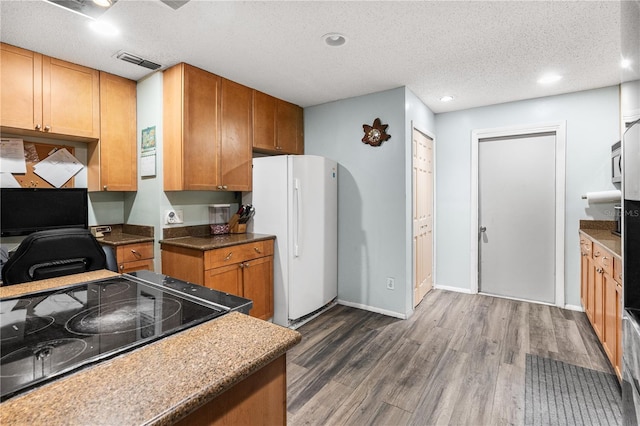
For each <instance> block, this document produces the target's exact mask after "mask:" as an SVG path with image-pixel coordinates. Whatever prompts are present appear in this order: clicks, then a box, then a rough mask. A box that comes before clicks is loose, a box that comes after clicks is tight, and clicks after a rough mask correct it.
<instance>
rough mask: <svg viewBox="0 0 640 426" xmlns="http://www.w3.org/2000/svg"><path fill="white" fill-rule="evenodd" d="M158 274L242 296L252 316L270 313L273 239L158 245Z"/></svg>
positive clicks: (265, 317)
mask: <svg viewBox="0 0 640 426" xmlns="http://www.w3.org/2000/svg"><path fill="white" fill-rule="evenodd" d="M162 273H163V274H166V275H170V276H172V277H175V278H178V279H181V280H186V281H190V282H192V283H195V284H200V285H204V286H206V287H209V288H213V289H215V290H219V291H224V292H226V293H230V294H235V295H237V296H242V297H246V298H247V299H250V300H252V301H253V308H252V309H251V311H250V315H251V316H253V317H256V318H261V319H269V318H271V317H272V316H273V240H261V241H254V242H249V243H241V244H237V245H232V246H227V247H221V248H214V249H211V250H205V251H202V250H197V249H190V248H185V247H178V246H173V245H169V244H162Z"/></svg>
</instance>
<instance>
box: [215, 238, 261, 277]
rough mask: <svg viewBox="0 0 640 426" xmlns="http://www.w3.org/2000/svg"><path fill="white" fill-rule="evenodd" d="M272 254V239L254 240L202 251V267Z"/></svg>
mask: <svg viewBox="0 0 640 426" xmlns="http://www.w3.org/2000/svg"><path fill="white" fill-rule="evenodd" d="M272 254H273V241H272V240H267V241H256V242H253V243H247V244H239V245H236V246H230V247H223V248H219V249H214V250H209V251H206V252H205V253H204V269H205V270H207V269H212V268H218V267H220V266H224V265H232V264H234V263H239V262H245V261H247V260H251V259H257V258H259V257H264V256H269V255H272Z"/></svg>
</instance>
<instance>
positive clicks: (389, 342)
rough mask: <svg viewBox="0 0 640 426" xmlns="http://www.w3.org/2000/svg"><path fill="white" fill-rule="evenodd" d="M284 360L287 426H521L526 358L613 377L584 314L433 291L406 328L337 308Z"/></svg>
mask: <svg viewBox="0 0 640 426" xmlns="http://www.w3.org/2000/svg"><path fill="white" fill-rule="evenodd" d="M298 331H299V332H300V333H302V336H303V338H302V342H301V343H300V344H299V345H297V346H296V347H294V348H293V349H292V350H291V351H289V352H288V354H287V396H288V424H289V425H293V426H295V425H447V424H449V425H522V424H523V423H524V380H525V356H526V353H531V354H535V355H540V356H544V357H547V358H553V359H556V360H560V361H564V362H569V363H572V364H575V365H579V366H583V367H587V368H591V369H594V370H600V371H606V372H609V373H611V374H613V370H612V369H611V367H610V365H609V363H608V361H607V359H606V357H605V355H604V352H603V351H602V349H601V347H600V344H599V343H598V340H597V337H596V336H595V334H594V332H593V330H592V328H591V326H590V324H589V322H588V319H587V317H586V316H585V314H584V313H581V312H574V311H568V310H564V309H559V308H556V307H552V306H546V305H538V304H532V303H526V302H519V301H513V300H507V299H500V298H494V297H489V296H482V295H469V294H462V293H454V292H448V291H443V290H432V291H431V292H429V293H428V294H427V296H426V297H425V299H424V300H423V301H422V303H421V304H420V305H419V306H418V307H417V309H416V312H415V313H414V315H413V316H412V317H411V318H410V319H408V320H399V319H395V318H390V317H387V316H384V315H380V314H376V313H372V312H367V311H363V310H360V309H355V308H349V307H345V306H340V305H338V306H335V307H334V308H332V309H331V310H329V311H327V312H326V313H324V314H323V315H321V316H319V317H318V318H316V319H314V320H313V321H311V322H309V323H307V324H305V325H303V326H302V327H300V328H299V329H298Z"/></svg>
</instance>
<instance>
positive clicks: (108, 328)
mask: <svg viewBox="0 0 640 426" xmlns="http://www.w3.org/2000/svg"><path fill="white" fill-rule="evenodd" d="M160 303H161V306H160V307H158V306H156V300H155V298H149V299H127V300H121V301H118V302H112V303H107V304H104V305H101V306H97V307H94V308H90V309H87V310H84V311H82V312H79V313H77V314H76V315H74V316H73V317H71V319H69V321H67V323H66V324H65V328H66V329H67V330H69V331H70V332H72V333H75V334H81V335H97V334H100V335H103V334H118V333H126V332H129V331H134V330H138V329H144V328H148V327H149V325H150V324H157V323H163V322H165V321H167V320H168V319H169V318H171V317H173V316H175V315H177V314H178V313H179V312H180V310H181V308H182V304H181V303H180V302H179V301H178V300H176V299H173V298H169V297H166V296H165V297H163V298H162V300H161V301H160Z"/></svg>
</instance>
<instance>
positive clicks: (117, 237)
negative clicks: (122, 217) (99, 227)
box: [97, 224, 154, 246]
mask: <svg viewBox="0 0 640 426" xmlns="http://www.w3.org/2000/svg"><path fill="white" fill-rule="evenodd" d="M110 226H111V232H109V233H108V234H105V236H104V237H100V238H97V240H98V242H99V243H100V244H105V245H108V246H119V245H124V244H137V243H148V242H153V241H154V238H153V232H154V231H153V226H141V225H128V224H124V225H110Z"/></svg>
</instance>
